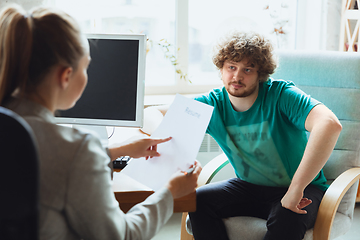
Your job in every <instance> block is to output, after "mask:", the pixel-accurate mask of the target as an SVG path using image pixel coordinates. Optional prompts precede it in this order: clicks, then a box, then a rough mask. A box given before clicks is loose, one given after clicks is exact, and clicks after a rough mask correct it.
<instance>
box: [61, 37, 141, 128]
mask: <svg viewBox="0 0 360 240" xmlns="http://www.w3.org/2000/svg"><path fill="white" fill-rule="evenodd" d="M139 44H140V41H139V40H137V39H94V38H93V39H89V45H90V56H91V62H90V65H89V68H88V84H87V86H86V88H85V90H84V93H83V94H82V96H81V98H80V99H79V100H78V101H77V103H76V105H75V106H74V107H73V108H71V109H69V110H66V111H60V112H59V117H61V118H75V119H77V120H79V119H92V120H94V121H90V122H87V124H94V125H108V124H102V123H101V122H100V123H99V122H97V121H96V120H118V121H130V122H132V121H136V120H137V119H136V117H137V110H138V109H137V108H138V107H139V106H138V103H137V101H138V99H139V98H138V94H141V91H140V92H139V89H138V88H139V87H142V86H138V84H139V81H138V78H139ZM142 82H143V81H140V84H141V83H142ZM142 99H143V98H140V100H142ZM119 125H124V124H121V123H120V124H119ZM125 125H126V124H125Z"/></svg>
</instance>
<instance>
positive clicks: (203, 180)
mask: <svg viewBox="0 0 360 240" xmlns="http://www.w3.org/2000/svg"><path fill="white" fill-rule="evenodd" d="M228 163H229V160H228V158H227V157H226V155H225V153H222V154H220V155H219V156H217V157H215V158H213V159H212V160H211V161H210V162H208V163H207V164H206V165H205V166H204V167H203V169H202V171H201V173H200V175H199V178H198V182H197V183H198V187H201V186H204V185H205V184H208V183H210V182H211V180H212V179H213V178H214V177H215V175H216V174H217V173H218V172H219V171H220V170H221V169H223V168H224V167H225V166H226V165H227V164H228Z"/></svg>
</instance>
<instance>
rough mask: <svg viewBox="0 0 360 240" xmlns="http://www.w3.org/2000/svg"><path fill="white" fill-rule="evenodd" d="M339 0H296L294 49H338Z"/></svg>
mask: <svg viewBox="0 0 360 240" xmlns="http://www.w3.org/2000/svg"><path fill="white" fill-rule="evenodd" d="M341 2H342V1H341V0H298V17H297V31H296V35H297V36H296V49H306V50H335V51H337V50H338V49H339V47H338V46H339V33H340V19H341Z"/></svg>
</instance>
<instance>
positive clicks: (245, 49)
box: [212, 32, 277, 82]
mask: <svg viewBox="0 0 360 240" xmlns="http://www.w3.org/2000/svg"><path fill="white" fill-rule="evenodd" d="M245 58H246V59H249V61H250V62H251V63H252V64H255V65H256V66H259V70H258V74H259V80H260V82H266V81H267V80H268V78H269V76H270V75H271V74H273V73H274V71H275V69H276V66H277V63H276V60H275V57H274V55H273V46H272V44H271V42H270V41H269V40H268V39H266V38H264V37H263V36H261V35H259V34H257V33H253V32H251V33H244V32H232V33H230V34H228V35H227V36H225V38H223V39H222V40H221V41H220V42H219V43H218V44H217V45H216V46H215V47H214V54H213V58H212V60H213V63H214V64H215V66H216V67H217V68H218V69H219V70H220V69H222V68H223V66H224V62H225V61H226V60H230V61H234V62H240V61H241V60H243V59H245Z"/></svg>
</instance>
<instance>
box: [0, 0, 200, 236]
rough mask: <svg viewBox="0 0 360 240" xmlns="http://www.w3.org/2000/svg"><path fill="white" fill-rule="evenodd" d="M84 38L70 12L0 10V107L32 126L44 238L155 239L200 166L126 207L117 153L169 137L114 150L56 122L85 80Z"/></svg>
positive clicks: (151, 149)
mask: <svg viewBox="0 0 360 240" xmlns="http://www.w3.org/2000/svg"><path fill="white" fill-rule="evenodd" d="M89 62H90V55H89V46H88V42H87V40H86V39H85V37H84V36H83V35H82V34H81V31H80V29H79V27H78V25H77V23H76V22H75V21H74V19H73V18H71V17H70V16H69V15H67V14H65V13H63V12H61V11H57V10H53V9H48V8H36V9H34V10H33V11H31V12H30V13H26V12H25V11H24V10H23V9H22V8H21V7H20V6H18V5H10V6H6V7H5V8H3V9H2V11H1V12H0V105H1V106H4V107H7V108H9V109H11V110H12V111H14V112H16V113H18V114H19V115H20V116H22V117H23V118H24V119H25V120H26V121H27V122H28V123H29V125H30V126H31V127H32V129H33V131H34V133H35V136H36V141H37V144H38V148H39V160H40V222H39V232H40V239H47V240H48V239H64V240H65V239H67V240H69V239H150V238H152V237H153V236H154V235H155V234H156V232H157V231H158V230H159V229H160V227H161V226H162V225H163V224H164V223H165V222H166V221H167V220H168V219H169V218H170V216H171V215H172V213H173V199H175V198H178V197H181V196H184V195H186V194H188V193H190V192H193V191H195V187H196V181H197V177H198V175H199V173H200V171H201V167H200V166H199V164H198V163H197V162H195V171H194V173H193V174H191V175H187V176H186V175H184V174H183V173H181V172H180V171H179V172H177V173H175V174H174V175H173V177H172V178H171V179H170V180H169V182H168V183H167V184H165V186H164V187H163V188H162V189H160V190H159V191H157V192H156V193H154V194H153V195H151V196H150V197H149V198H148V199H146V200H145V201H144V202H143V203H140V204H138V205H136V206H134V207H133V208H132V209H131V210H130V211H129V212H128V213H127V214H125V213H123V212H122V211H121V210H120V208H119V204H118V202H117V201H116V199H115V197H114V193H113V191H112V188H111V176H110V171H111V169H110V168H109V167H108V164H109V163H110V162H111V159H112V160H113V159H116V158H117V157H119V156H131V157H151V156H158V155H159V153H158V152H157V151H156V145H157V144H160V143H163V142H166V141H169V140H170V139H171V138H170V137H169V138H166V139H151V138H146V139H140V140H137V141H135V142H132V143H129V144H126V145H123V146H120V147H117V148H110V149H103V147H102V146H101V144H100V141H99V140H98V139H97V138H96V137H94V136H92V135H89V134H85V133H82V132H80V131H78V130H76V129H72V128H67V127H64V126H58V125H56V124H55V120H54V113H55V111H56V110H65V109H69V108H71V107H72V106H74V105H75V103H76V101H77V100H78V99H79V98H80V96H81V94H82V92H83V90H84V88H85V86H86V83H87V73H86V71H87V67H88V65H89Z"/></svg>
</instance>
